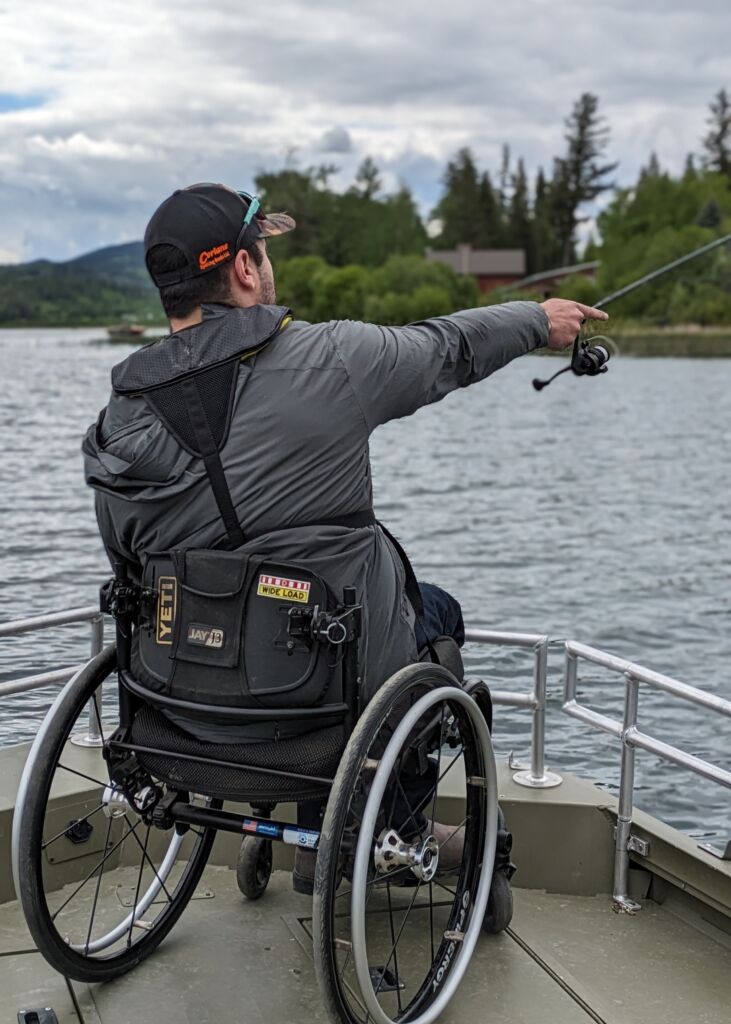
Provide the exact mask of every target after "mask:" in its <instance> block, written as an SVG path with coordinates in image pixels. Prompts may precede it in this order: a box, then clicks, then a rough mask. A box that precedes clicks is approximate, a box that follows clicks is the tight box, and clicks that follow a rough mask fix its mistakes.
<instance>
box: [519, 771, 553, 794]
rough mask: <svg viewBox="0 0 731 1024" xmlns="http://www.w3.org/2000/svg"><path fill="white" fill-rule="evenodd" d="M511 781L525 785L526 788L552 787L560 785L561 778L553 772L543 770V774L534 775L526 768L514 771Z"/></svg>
mask: <svg viewBox="0 0 731 1024" xmlns="http://www.w3.org/2000/svg"><path fill="white" fill-rule="evenodd" d="M513 782H517V783H518V785H519V786H527V787H528V789H553V788H554V787H555V786H560V785H561V783H562V782H563V779H562V778H561V776H560V775H557V774H556V773H555V772H544V773H543V775H539V776H535V775H533V773H532V772H531V770H530V768H526V769H525V770H523V771H520V772H515V774H514V775H513Z"/></svg>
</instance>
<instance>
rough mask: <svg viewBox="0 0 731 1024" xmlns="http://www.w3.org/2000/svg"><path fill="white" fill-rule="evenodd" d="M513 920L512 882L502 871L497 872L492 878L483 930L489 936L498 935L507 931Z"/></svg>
mask: <svg viewBox="0 0 731 1024" xmlns="http://www.w3.org/2000/svg"><path fill="white" fill-rule="evenodd" d="M512 919H513V890H512V888H511V886H510V880H509V878H508V877H507V876H506V875H505V874H503V872H502V871H496V872H495V874H494V875H493V876H492V885H491V886H490V895H489V896H488V898H487V910H486V911H485V918H484V920H483V922H482V930H483V931H484V932H487V933H488V934H489V935H497V934H498V932H504V931H505V929H506V928H507V927H508V925H509V924H510V922H511V921H512Z"/></svg>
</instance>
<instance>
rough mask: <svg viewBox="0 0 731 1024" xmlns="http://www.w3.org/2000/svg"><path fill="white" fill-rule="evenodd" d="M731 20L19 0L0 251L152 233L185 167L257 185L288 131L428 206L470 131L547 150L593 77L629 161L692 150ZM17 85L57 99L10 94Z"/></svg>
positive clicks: (705, 4) (525, 148)
mask: <svg viewBox="0 0 731 1024" xmlns="http://www.w3.org/2000/svg"><path fill="white" fill-rule="evenodd" d="M729 30H731V9H730V8H729V5H728V4H727V2H726V0H698V2H696V3H695V4H694V5H693V8H692V9H690V8H689V7H688V6H687V4H686V3H680V2H678V0H645V2H644V3H643V4H642V5H638V4H636V3H635V2H630V0H614V3H613V4H612V5H598V4H595V5H588V4H586V2H585V0H581V2H579V0H563V2H562V4H561V5H560V7H556V6H555V5H550V4H548V3H547V2H542V0H515V3H514V4H513V5H511V6H509V7H508V6H503V7H501V8H500V9H499V10H497V9H495V10H490V9H489V8H486V7H485V6H483V7H478V6H476V5H475V4H474V2H473V0H451V2H450V3H449V4H446V5H441V4H440V5H437V4H436V3H434V2H433V3H432V4H431V5H429V4H428V3H427V4H425V3H424V2H423V0H421V2H419V3H416V2H415V0H401V2H400V3H398V4H394V3H393V0H388V2H386V0H370V2H369V3H368V4H362V3H355V2H343V0H309V2H307V3H305V2H304V0H298V2H295V0H280V2H272V3H270V4H269V5H266V6H265V5H259V6H258V7H254V6H253V5H247V7H246V8H242V7H241V5H240V3H239V2H238V0H212V2H211V3H209V4H208V5H206V6H202V5H201V4H200V3H198V2H195V3H194V2H193V0H177V2H175V3H172V2H167V0H166V2H152V3H151V2H149V0H105V2H104V3H103V4H102V3H99V2H91V0H81V2H80V3H77V4H76V5H75V6H72V5H59V4H58V3H57V2H55V0H54V2H53V3H51V2H50V0H26V3H24V4H12V5H7V6H5V8H4V10H3V9H0V69H1V70H0V131H1V132H2V146H0V221H1V222H2V225H3V227H2V234H1V235H0V249H1V250H2V253H3V254H4V255H5V256H7V255H8V254H10V255H11V256H15V257H16V258H21V257H22V258H28V257H36V256H41V255H46V256H52V257H55V258H64V257H68V256H71V255H74V254H76V253H77V252H80V251H83V250H84V249H89V248H92V247H94V246H96V245H102V244H107V243H112V242H117V241H123V240H125V239H131V238H139V237H141V235H142V231H143V229H144V224H145V221H146V219H147V217H148V216H149V213H150V212H151V211H152V209H154V207H155V206H156V205H157V203H158V202H159V201H160V199H161V198H162V197H163V196H164V195H165V194H167V193H168V192H169V191H170V190H171V189H173V188H174V187H177V186H179V185H180V184H187V183H190V182H191V181H195V180H225V181H227V182H230V183H232V184H236V185H239V186H242V187H247V186H249V187H250V186H251V184H252V178H253V176H254V174H255V173H256V171H257V169H260V168H263V167H267V168H270V167H277V166H281V164H282V162H283V160H284V159H285V156H286V154H287V153H288V152H289V151H290V150H291V149H292V148H294V149H295V150H296V151H297V154H298V158H299V160H300V163H301V164H303V165H307V164H309V163H318V162H320V161H321V160H322V156H323V149H324V148H327V147H326V146H325V145H324V144H325V143H326V142H328V141H329V144H330V146H331V149H330V151H331V152H336V153H337V162H338V164H339V165H340V167H341V171H340V175H339V176H338V178H337V179H336V180H337V181H338V182H340V183H341V184H343V185H346V184H348V183H349V180H352V174H353V172H354V169H355V167H356V166H357V164H358V162H359V161H360V160H361V159H362V157H363V156H364V155H365V154H366V153H370V154H372V155H373V156H374V158H375V159H376V161H377V162H378V163H379V165H380V166H381V168H382V170H383V177H384V180H385V181H386V182H387V183H388V184H391V183H393V184H395V183H396V182H397V181H398V180H399V179H403V180H406V181H407V182H408V183H409V184H411V185H412V187H413V188H414V189H415V191H416V194H417V196H418V198H419V199H420V201H421V203H422V207H423V208H424V209H428V207H429V206H430V205H431V204H432V203H433V202H434V199H435V198H436V196H437V195H438V189H439V179H440V176H441V173H442V170H443V167H444V164H445V163H446V160H447V158H448V157H449V156H450V155H451V154H452V153H453V152H454V150H455V149H456V148H457V147H459V146H461V145H470V146H472V147H473V148H474V150H475V151H476V153H477V155H478V158H479V159H480V161H481V163H483V164H486V165H488V166H491V167H493V168H496V167H497V165H498V163H499V158H500V147H501V145H502V143H503V142H508V143H509V144H510V145H511V148H512V151H513V153H514V154H516V155H518V154H521V155H523V156H524V157H525V158H526V162H527V165H528V167H529V169H531V170H534V169H535V168H536V167H537V166H538V165H539V164H543V165H544V166H546V167H548V166H549V165H550V160H551V157H552V156H553V155H554V154H555V153H557V152H558V151H559V150H560V148H561V145H562V134H563V119H564V117H565V116H566V114H567V113H568V111H569V110H570V107H571V104H572V102H573V101H574V100H575V99H576V98H577V96H578V95H579V94H580V93H581V92H583V91H592V92H595V93H597V94H598V95H599V96H600V98H601V105H602V108H603V110H604V112H605V113H606V114H607V115H608V117H609V120H610V124H611V127H612V149H611V152H612V156H614V157H615V158H619V159H620V160H621V166H620V169H619V172H618V178H619V180H620V181H629V180H631V179H632V178H633V177H634V175H635V173H636V171H637V169H638V167H639V165H640V164H641V163H643V162H645V161H646V158H647V155H648V153H649V151H650V149H653V148H654V149H656V150H657V152H658V155H659V157H660V160H661V163H663V164H665V165H667V166H670V167H671V168H679V167H680V166H681V165H682V162H683V160H684V157H685V154H686V152H688V151H689V150H694V149H697V148H698V146H699V139H700V137H701V136H702V134H703V131H704V119H705V116H706V107H707V103H708V101H709V100H710V98H711V96H712V95H713V94H714V92H716V91H717V90H718V88H720V87H721V86H722V85H726V86H729V84H731V83H730V82H729V79H730V78H731V65H730V63H729V58H728V47H727V43H726V41H727V39H728V38H729V34H730V32H729ZM3 93H6V94H8V93H10V94H14V95H19V96H35V97H42V98H43V102H42V103H41V105H39V106H34V107H30V106H29V107H28V108H27V109H20V110H11V111H9V112H8V113H5V114H3V113H1V111H2V109H3V107H2V94H3ZM36 102H37V101H36ZM333 126H336V127H335V128H334V127H333ZM334 132H338V133H339V135H338V137H337V138H336V137H335V135H334V134H333V133H334ZM346 139H347V140H348V142H349V145H348V146H347V147H346V146H345V142H344V140H346ZM333 140H334V141H335V142H338V141H339V143H340V146H341V148H339V149H338V147H337V146H335V147H334V148H333V146H332V143H333Z"/></svg>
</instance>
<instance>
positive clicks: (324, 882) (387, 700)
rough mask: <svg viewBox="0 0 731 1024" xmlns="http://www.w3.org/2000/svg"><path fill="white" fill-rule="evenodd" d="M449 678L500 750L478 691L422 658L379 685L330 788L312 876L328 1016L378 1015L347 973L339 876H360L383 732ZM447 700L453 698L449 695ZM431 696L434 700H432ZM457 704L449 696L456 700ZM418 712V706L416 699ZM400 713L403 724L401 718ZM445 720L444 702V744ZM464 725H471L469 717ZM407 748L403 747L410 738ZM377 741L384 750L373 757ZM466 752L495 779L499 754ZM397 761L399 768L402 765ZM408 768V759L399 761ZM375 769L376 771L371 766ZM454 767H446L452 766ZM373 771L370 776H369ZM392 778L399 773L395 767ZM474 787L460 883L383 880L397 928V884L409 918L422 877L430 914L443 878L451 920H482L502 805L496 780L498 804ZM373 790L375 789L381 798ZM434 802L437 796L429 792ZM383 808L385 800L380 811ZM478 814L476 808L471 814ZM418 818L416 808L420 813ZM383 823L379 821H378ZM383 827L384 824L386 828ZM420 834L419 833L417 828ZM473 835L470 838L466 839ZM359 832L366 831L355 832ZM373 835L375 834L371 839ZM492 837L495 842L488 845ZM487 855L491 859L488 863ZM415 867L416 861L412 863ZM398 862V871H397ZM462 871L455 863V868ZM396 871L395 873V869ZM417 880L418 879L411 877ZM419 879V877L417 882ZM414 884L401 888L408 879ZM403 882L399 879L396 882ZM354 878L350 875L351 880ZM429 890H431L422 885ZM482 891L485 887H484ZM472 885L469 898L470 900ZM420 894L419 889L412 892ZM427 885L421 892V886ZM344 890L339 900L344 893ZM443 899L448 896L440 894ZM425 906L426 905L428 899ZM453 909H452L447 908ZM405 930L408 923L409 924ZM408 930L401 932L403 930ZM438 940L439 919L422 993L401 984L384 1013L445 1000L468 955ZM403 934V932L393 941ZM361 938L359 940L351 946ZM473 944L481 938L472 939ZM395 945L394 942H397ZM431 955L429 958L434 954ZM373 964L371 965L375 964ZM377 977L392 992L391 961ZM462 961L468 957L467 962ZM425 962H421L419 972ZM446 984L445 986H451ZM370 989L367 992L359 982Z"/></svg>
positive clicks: (410, 1013)
mask: <svg viewBox="0 0 731 1024" xmlns="http://www.w3.org/2000/svg"><path fill="white" fill-rule="evenodd" d="M443 688H447V689H451V690H453V691H454V692H455V693H458V694H459V695H460V697H463V698H465V700H467V701H469V705H470V710H469V714H470V715H472V714H474V715H476V716H477V717H478V718H479V719H480V721H481V722H482V724H483V726H484V736H485V737H486V740H485V742H486V745H487V747H488V748H489V751H490V757H492V751H491V747H490V741H489V732H488V730H487V726H486V725H485V724H484V718H483V717H482V713H481V711H480V709H479V708H478V706H477V704H476V703H475V701H474V700H472V699H471V698H469V697H468V696H467V695H466V694H465V693H464V691H463V690H462V687H461V686H460V684H459V683H458V682H457V680H456V679H455V678H454V677H453V676H452V675H451V674H450V673H449V672H448V671H447V670H446V669H444V668H442V667H441V666H438V665H432V664H428V663H426V664H424V663H422V664H417V665H411V666H408V667H407V668H405V669H402V670H401V671H400V672H397V673H396V674H395V675H394V676H392V677H391V679H390V680H389V681H388V682H387V683H385V684H384V686H383V687H381V688H380V689H379V690H378V692H377V693H376V694H375V696H374V697H373V699H372V700H371V702H370V703H369V704H368V707H367V708H366V710H365V711H364V713H363V714H362V716H361V718H360V720H359V722H358V724H357V726H356V728H355V730H354V731H353V734H352V736H351V738H350V741H349V743H348V745H347V747H346V750H345V752H344V754H343V757H342V760H341V762H340V767H339V769H338V773H337V776H336V779H335V783H334V785H333V788H332V791H331V794H330V798H329V800H328V804H327V809H326V812H325V818H324V821H323V827H322V833H321V838H320V844H319V847H318V856H317V866H316V871H315V885H314V899H313V946H314V959H315V973H316V976H317V980H318V984H319V987H320V991H321V993H322V996H323V1000H324V1005H325V1008H326V1010H327V1013H328V1015H329V1019H330V1020H331V1021H332V1022H333V1024H362V1022H364V1021H365V1020H369V1021H372V1020H373V1019H374V1018H373V1017H372V1016H370V1015H369V1014H368V1012H367V1011H366V1009H365V1006H364V1004H363V1003H362V1002H361V1001H360V1000H358V999H357V997H356V999H355V1001H354V1000H353V998H352V993H353V986H352V982H351V983H348V982H347V981H346V978H345V973H346V967H345V966H342V961H343V953H342V951H343V950H344V949H345V950H347V940H346V941H345V944H344V940H343V939H342V938H341V937H340V936H339V934H338V932H339V931H341V932H342V922H343V918H344V916H347V915H346V914H345V910H346V909H347V904H344V903H343V902H342V897H343V896H345V897H347V896H348V895H349V893H351V889H348V888H346V889H345V890H344V891H343V890H342V889H341V891H340V892H338V886H339V883H340V872H341V871H343V870H344V876H345V879H346V880H347V881H348V882H350V880H351V879H352V877H353V863H352V862H351V856H352V842H353V833H355V834H357V835H359V834H360V826H359V824H358V822H359V820H360V819H359V815H360V813H361V811H362V809H363V807H364V805H365V802H367V799H368V793H369V792H370V791H371V783H372V781H373V776H374V774H375V769H374V768H373V767H372V763H375V764H377V763H378V761H377V758H378V757H379V756H383V758H384V759H385V760H388V756H387V754H388V746H389V745H390V740H389V738H388V737H387V738H386V739H385V740H384V739H383V736H384V732H386V733H389V734H390V735H391V736H393V733H394V731H395V728H397V727H398V723H400V722H401V721H402V720H403V718H404V716H405V715H406V713H407V711H408V710H409V709H410V708H412V707H414V705H415V704H416V703H417V702H419V701H421V700H422V699H423V698H425V697H428V696H429V694H430V693H431V692H432V691H436V690H440V691H441V692H445V690H444V689H443ZM433 699H435V700H436V699H437V695H436V694H434V697H433ZM441 699H443V700H444V701H446V698H441ZM427 703H428V702H427ZM460 708H461V705H460V706H459V707H456V708H455V711H456V713H457V715H458V716H459V715H461V714H462V711H461V710H460ZM450 709H451V705H450ZM414 713H416V709H414ZM394 719H395V724H394ZM424 721H426V722H427V723H428V722H429V721H430V719H429V718H428V715H427V717H426V718H425V719H424ZM444 724H445V719H444V712H443V711H442V718H441V723H440V722H439V719H437V722H436V725H437V726H438V727H439V732H438V738H439V749H440V750H441V745H442V743H443V737H444V735H445V733H444V732H443V726H444ZM421 726H422V719H420V720H419V724H418V727H417V728H415V729H412V731H411V733H410V734H409V739H408V741H407V743H408V744H411V745H412V746H413V740H412V737H413V735H414V733H415V732H419V731H420V730H421V732H419V735H422V734H424V730H422V728H421ZM460 726H461V727H464V723H463V722H462V720H461V719H460ZM427 728H433V726H429V725H428V726H427ZM465 728H466V727H465ZM402 749H403V748H402ZM374 750H375V752H376V754H375V759H374ZM467 760H468V759H467V755H465V764H466V765H467V772H466V774H467V775H469V776H470V777H471V778H476V777H478V776H479V777H486V776H487V775H489V774H490V771H492V780H493V783H494V762H493V763H492V768H491V769H488V768H487V767H486V764H485V763H483V762H482V761H481V760H480V758H479V757H478V756H477V754H476V753H475V752H474V751H472V752H470V763H469V764H467ZM398 764H399V766H402V764H403V761H402V755H401V754H400V755H399V762H398ZM440 766H441V753H440V754H439V761H438V762H437V769H436V772H435V778H436V779H437V787H438V781H439V779H440V777H441V776H440ZM394 770H396V768H394ZM398 770H399V771H400V770H401V767H399V769H398ZM369 772H370V773H371V774H370V776H369ZM445 774H446V772H445ZM369 778H370V781H368V779H369ZM389 778H391V775H389ZM465 789H466V791H467V794H468V796H467V798H466V799H467V800H468V801H471V803H469V804H468V805H467V806H468V807H469V808H471V811H470V813H471V814H473V821H472V823H471V824H470V825H468V826H467V828H468V829H470V830H471V831H470V832H469V833H466V834H465V835H466V838H465V843H464V850H465V851H468V852H464V853H463V861H462V865H461V866H460V868H459V873H458V877H457V882H456V883H455V886H456V888H455V890H451V889H450V888H448V887H446V886H444V885H441V883H439V882H437V881H436V880H435V881H434V882H433V883H432V882H431V881H429V882H425V881H418V879H415V878H414V877H413V876H412V875H409V874H408V870H407V875H406V876H403V875H402V876H401V878H400V879H399V881H397V882H388V881H386V882H385V888H384V887H382V888H381V892H384V891H386V890H387V891H388V913H389V914H390V915H391V918H392V921H391V925H392V927H391V935H392V937H393V935H394V928H393V912H392V910H391V907H392V903H391V899H392V892H391V889H392V888H393V889H394V891H397V892H398V893H401V894H403V898H404V899H405V900H406V902H407V903H408V901H409V900H410V901H411V902H410V904H409V909H408V910H406V913H405V916H404V919H403V920H404V923H405V921H406V917H408V915H409V913H411V907H412V906H414V900H415V899H416V898H417V893H418V891H419V889H420V888H421V887H422V886H426V885H427V884H428V886H429V904H427V905H425V906H427V907H428V908H429V915H430V917H429V920H430V922H431V914H432V910H431V902H432V885H434V886H435V887H436V886H437V885H439V886H440V888H441V889H442V890H446V891H447V892H449V893H452V900H449V899H448V898H446V897H441V898H442V899H443V900H446V901H447V904H448V905H449V906H451V907H452V909H451V910H450V911H449V912H448V913H449V918H448V919H449V922H451V923H449V924H448V925H447V928H448V929H451V928H455V927H457V928H461V927H464V928H465V929H467V928H468V927H469V928H470V932H471V934H472V935H474V933H475V930H476V928H478V927H479V926H477V925H476V922H475V923H474V924H473V921H472V919H473V917H474V915H473V914H472V906H477V905H478V903H479V900H475V901H474V903H473V904H472V906H469V897H470V892H476V891H477V885H478V880H479V878H480V876H481V874H482V872H483V871H484V870H485V869H488V870H489V871H490V872H491V871H492V857H493V856H494V842H493V843H490V842H489V841H488V839H487V836H488V834H489V832H490V828H491V829H492V833H493V834H494V832H495V830H496V814H497V811H496V808H497V796H496V790H495V789H494V785H493V790H492V791H491V792H490V794H489V797H490V800H491V801H492V805H493V806H492V807H491V809H490V811H489V814H488V809H487V802H488V793H487V789H488V787H487V785H485V788H484V789H481V788H479V786H478V785H476V784H475V785H473V784H465ZM434 792H435V795H434V800H433V803H432V816H433V814H434V808H435V807H436V788H435V791H434ZM374 799H375V798H374ZM428 799H429V801H430V802H431V796H430V797H429V798H428ZM385 806H386V803H385V801H384V803H383V804H382V805H381V809H382V808H383V807H385ZM420 806H421V807H424V808H425V807H426V805H425V804H421V805H420ZM391 810H393V802H392V803H391ZM380 814H381V811H380V810H379V815H380ZM469 818H470V814H468V819H469ZM378 820H379V822H380V821H381V820H383V827H384V830H387V829H388V828H389V827H392V822H391V821H390V819H389V817H388V814H386V816H385V818H383V819H381V818H380V817H379V819H378ZM412 820H413V818H412ZM378 827H380V825H379V826H378ZM381 834H383V833H381ZM419 835H421V833H419ZM468 837H469V843H468ZM355 841H356V842H358V840H357V839H356V840H355ZM365 842H369V839H366V840H365ZM488 847H490V850H489V852H488ZM488 861H489V864H488ZM368 863H369V869H368V870H369V874H368V876H367V878H368V880H367V882H366V887H368V886H373V885H374V878H375V875H376V873H377V869H376V867H375V863H374V861H373V857H370V860H369V862H368ZM404 870H406V869H404V868H400V869H398V871H404ZM409 870H410V869H409ZM398 871H397V872H396V873H395V874H398ZM456 873H457V872H456V871H455V874H456ZM395 874H394V876H393V877H395ZM390 877H392V876H390V875H389V876H384V878H390ZM414 882H416V884H415V885H414V884H413V883H414ZM410 883H411V884H410ZM375 885H376V886H380V885H381V880H380V878H379V879H376V880H375ZM403 885H405V886H407V888H402V887H401V886H403ZM396 886H399V889H398V890H396ZM351 887H352V883H351ZM373 891H374V889H373V888H371V889H368V893H369V894H372V892H373ZM424 891H425V890H424ZM481 891H483V892H484V887H483V889H482V890H481ZM465 893H466V899H467V902H466V903H465V902H464V897H465ZM412 894H413V898H412ZM423 895H424V892H422V896H423ZM486 896H487V894H486V893H485V894H484V896H483V897H481V899H482V900H483V902H482V906H483V907H484V900H485V899H486ZM368 898H370V896H366V898H365V903H367V900H368ZM351 899H353V900H355V899H356V897H355V896H352V897H351ZM338 900H340V902H337V901H338ZM442 906H444V904H442ZM468 906H469V909H468V912H467V917H466V918H465V916H464V914H463V915H462V917H459V918H458V915H457V910H458V909H459V908H461V907H468ZM403 909H404V907H403V906H401V907H397V911H402V910H403ZM422 909H423V908H422ZM363 914H364V916H365V915H366V911H365V904H364V911H363ZM445 919H446V915H445ZM456 920H459V924H456V925H455V923H454V922H455V921H456ZM402 930H403V928H402ZM399 938H400V933H399ZM437 938H438V941H439V944H438V947H437V946H436V944H435V937H434V930H433V924H432V925H431V953H430V954H429V953H428V952H427V953H425V958H426V961H427V962H429V964H430V966H428V967H427V970H426V974H425V976H424V979H423V981H421V982H418V981H417V982H416V983H415V984H414V989H415V992H414V995H413V997H411V994H410V992H405V993H404V999H406V998H409V1002H408V1005H405V1006H402V1004H401V994H400V992H398V994H397V995H394V996H393V998H397V999H398V1004H399V1005H398V1010H396V1009H395V1008H394V1010H393V1011H386V1010H384V1013H387V1014H389V1013H390V1014H391V1015H387V1017H386V1018H385V1019H388V1020H392V1019H398V1020H414V1019H416V1018H418V1019H419V1020H421V1019H424V1020H426V1019H433V1017H432V1016H431V1011H430V1007H431V1006H432V1005H433V1004H434V1003H435V1002H436V1001H437V997H438V996H439V995H440V992H441V989H440V988H439V986H440V985H441V984H442V982H443V981H446V977H447V976H448V975H449V972H450V971H452V969H453V968H454V967H455V965H456V963H457V962H458V961H459V962H460V963H461V961H460V957H461V955H462V948H461V947H460V946H459V944H457V947H456V948H455V944H454V943H452V944H451V947H452V950H451V952H450V953H449V954H448V955H447V954H445V949H447V948H448V945H449V940H448V939H447V936H446V935H445V936H444V938H441V937H440V936H439V934H437ZM398 941H399V939H396V942H395V943H394V948H395V945H396V944H397V943H398ZM352 945H353V944H352V943H351V946H352ZM472 945H474V942H472ZM470 954H471V948H470V950H469V952H468V954H467V959H469V955H470ZM339 955H340V957H341V966H339V964H338V956H339ZM350 955H351V953H350V952H347V953H346V957H345V958H346V960H347V958H348V957H350ZM368 955H369V957H370V955H371V954H370V944H369V948H368ZM392 955H393V950H392ZM430 958H431V959H430ZM382 966H383V967H384V968H388V963H386V964H385V965H382ZM369 968H370V965H369ZM440 968H441V971H442V973H440V974H439V976H438V983H437V984H433V983H434V980H435V978H436V977H437V973H438V971H439V970H440ZM370 970H371V978H372V979H374V978H375V984H374V988H373V992H374V995H376V996H378V995H379V994H380V993H381V991H383V992H386V991H387V989H386V988H385V987H384V989H383V990H381V985H382V983H383V981H384V979H385V973H386V972H385V969H384V970H382V971H381V973H380V974H378V973H376V975H375V976H374V974H373V970H374V968H370ZM461 970H462V967H460V972H461ZM392 973H393V972H392ZM420 976H421V971H419V977H420ZM389 984H391V990H392V991H393V992H396V991H397V990H398V989H399V988H400V987H402V986H401V983H400V977H399V974H398V967H397V968H396V975H395V985H393V984H392V983H389ZM445 987H446V986H445ZM361 995H362V992H361Z"/></svg>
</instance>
